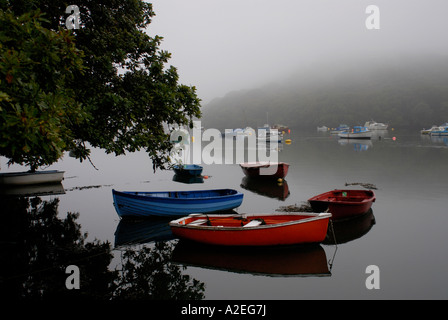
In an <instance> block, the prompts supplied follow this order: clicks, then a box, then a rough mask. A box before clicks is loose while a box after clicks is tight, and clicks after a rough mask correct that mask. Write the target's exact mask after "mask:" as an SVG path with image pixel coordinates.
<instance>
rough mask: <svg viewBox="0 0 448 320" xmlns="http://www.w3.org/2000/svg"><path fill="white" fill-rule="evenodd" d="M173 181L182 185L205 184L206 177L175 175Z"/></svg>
mask: <svg viewBox="0 0 448 320" xmlns="http://www.w3.org/2000/svg"><path fill="white" fill-rule="evenodd" d="M173 181H176V182H181V183H188V184H192V183H204V177H202V176H186V175H181V174H175V175H174V176H173Z"/></svg>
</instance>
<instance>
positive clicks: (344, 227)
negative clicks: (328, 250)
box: [322, 209, 376, 244]
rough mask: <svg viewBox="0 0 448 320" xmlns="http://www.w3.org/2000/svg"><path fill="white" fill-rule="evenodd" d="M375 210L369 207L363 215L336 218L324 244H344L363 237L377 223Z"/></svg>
mask: <svg viewBox="0 0 448 320" xmlns="http://www.w3.org/2000/svg"><path fill="white" fill-rule="evenodd" d="M375 223H376V221H375V216H374V215H373V210H372V209H369V210H368V211H367V212H365V213H363V214H362V215H358V216H353V217H350V218H345V219H340V220H334V221H333V222H332V225H331V226H329V228H328V232H327V236H326V237H325V240H324V241H323V242H322V243H323V244H335V242H336V244H342V243H346V242H350V241H353V240H356V239H359V238H361V237H362V236H364V235H365V234H367V233H368V232H369V231H370V229H372V227H373V226H374V225H375Z"/></svg>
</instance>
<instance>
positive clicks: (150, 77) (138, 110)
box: [1, 0, 201, 168]
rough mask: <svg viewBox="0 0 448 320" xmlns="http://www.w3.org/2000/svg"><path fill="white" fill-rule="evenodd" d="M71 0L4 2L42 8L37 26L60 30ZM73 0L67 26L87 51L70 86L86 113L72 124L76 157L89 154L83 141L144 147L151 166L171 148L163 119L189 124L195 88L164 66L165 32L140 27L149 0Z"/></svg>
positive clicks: (119, 150) (196, 113) (117, 149)
mask: <svg viewBox="0 0 448 320" xmlns="http://www.w3.org/2000/svg"><path fill="white" fill-rule="evenodd" d="M72 4H75V3H71V2H70V3H69V2H65V1H57V0H35V1H32V0H28V1H27V0H19V1H17V0H14V1H6V2H5V3H4V4H2V5H1V9H3V10H5V11H6V10H11V12H13V13H14V14H15V15H16V16H20V15H22V14H24V13H27V12H31V11H33V10H37V9H39V10H40V11H41V12H43V13H44V14H45V16H44V17H45V19H46V20H47V22H46V23H42V26H43V27H45V28H47V29H49V30H52V31H54V32H57V31H58V30H59V31H58V32H60V30H66V27H67V26H66V25H65V24H66V20H67V18H68V17H69V15H70V13H66V8H67V7H68V6H69V5H72ZM76 6H77V7H78V8H79V13H80V14H79V18H80V25H79V28H78V29H72V30H71V33H72V35H73V36H74V43H75V47H76V49H77V50H80V51H82V52H83V54H84V57H83V66H84V72H83V73H80V72H78V73H74V74H73V81H72V82H71V83H70V87H69V89H70V90H73V93H74V99H75V101H76V103H79V104H80V105H82V107H83V111H85V112H86V114H87V116H86V117H83V119H84V121H82V122H76V123H73V125H72V126H71V127H70V129H71V132H72V133H73V139H72V141H73V142H74V143H75V144H76V148H73V146H71V149H72V150H74V153H75V155H76V156H77V157H79V158H81V159H85V158H86V157H87V156H88V154H89V150H88V148H87V145H90V146H92V147H99V148H103V149H105V150H106V152H113V153H115V154H117V155H119V154H123V153H125V152H127V151H130V152H133V151H136V150H140V149H144V150H146V151H147V152H148V154H149V155H150V157H151V159H152V161H153V166H154V168H163V166H164V164H165V163H166V162H167V160H168V152H169V150H170V149H171V145H170V143H169V139H168V136H167V134H166V133H165V132H164V124H167V125H169V124H179V125H191V123H192V119H193V118H197V117H200V116H201V112H200V100H199V98H198V97H197V95H196V89H195V88H194V87H192V86H186V85H182V84H179V83H178V80H179V76H178V73H177V70H176V68H174V67H173V66H169V67H167V66H166V63H167V62H168V60H169V58H170V53H168V52H166V51H163V50H161V49H160V48H159V46H160V44H161V41H162V38H161V37H159V36H154V37H150V36H149V35H148V34H146V33H145V29H146V28H147V27H148V26H149V24H150V22H151V19H152V17H153V16H154V15H155V13H154V12H153V10H152V5H151V4H149V3H145V2H143V1H140V0H124V1H122V0H120V1H119V0H111V1H109V0H100V1H93V0H80V1H76ZM2 81H3V79H2ZM2 91H3V90H2ZM72 144H73V143H72Z"/></svg>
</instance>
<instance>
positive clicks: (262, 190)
mask: <svg viewBox="0 0 448 320" xmlns="http://www.w3.org/2000/svg"><path fill="white" fill-rule="evenodd" d="M240 186H241V187H242V188H244V189H246V190H249V191H252V192H254V193H256V194H259V195H262V196H266V197H269V198H275V199H279V200H285V199H286V198H288V197H289V187H288V182H286V180H282V181H281V182H278V181H276V180H273V179H263V178H257V177H256V178H253V177H244V178H243V179H242V180H241V185H240Z"/></svg>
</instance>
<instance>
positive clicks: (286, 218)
mask: <svg viewBox="0 0 448 320" xmlns="http://www.w3.org/2000/svg"><path fill="white" fill-rule="evenodd" d="M330 217H331V214H329V213H319V214H317V213H309V212H307V213H297V212H295V213H293V212H290V213H281V214H258V215H253V216H247V215H245V216H242V215H230V216H216V215H208V217H205V216H204V215H190V216H188V217H184V218H181V219H178V220H174V221H171V222H170V227H171V231H172V232H173V234H174V235H175V236H176V237H178V238H181V239H186V240H190V241H195V242H200V243H205V244H211V245H220V246H276V245H293V244H303V243H319V242H322V241H323V240H324V239H325V236H326V234H327V228H328V222H329V219H330ZM201 219H202V220H204V223H208V224H209V225H206V224H203V225H195V224H194V222H195V221H198V220H201ZM244 219H247V221H248V222H243V221H244ZM257 219H262V220H263V222H264V223H265V224H261V225H256V226H247V225H242V224H243V223H249V222H252V221H256V220H257Z"/></svg>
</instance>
